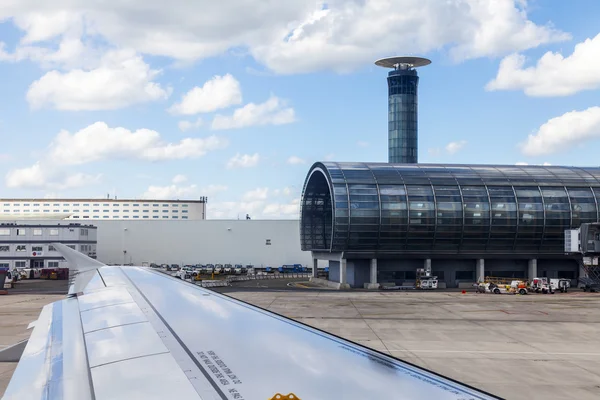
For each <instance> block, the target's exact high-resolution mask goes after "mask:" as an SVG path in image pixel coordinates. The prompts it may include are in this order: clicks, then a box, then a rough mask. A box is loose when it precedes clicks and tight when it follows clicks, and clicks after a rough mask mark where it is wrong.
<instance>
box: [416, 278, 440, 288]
mask: <svg viewBox="0 0 600 400" xmlns="http://www.w3.org/2000/svg"><path fill="white" fill-rule="evenodd" d="M418 288H419V289H422V290H432V289H437V288H438V279H437V276H424V277H422V278H420V279H419V281H418Z"/></svg>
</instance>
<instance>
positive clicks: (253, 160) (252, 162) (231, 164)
mask: <svg viewBox="0 0 600 400" xmlns="http://www.w3.org/2000/svg"><path fill="white" fill-rule="evenodd" d="M259 160H260V156H259V155H258V153H254V154H252V155H250V154H243V155H242V154H240V153H237V154H236V155H235V156H233V157H231V158H230V159H229V161H228V162H227V168H229V169H234V168H251V167H256V166H257V165H258V161H259Z"/></svg>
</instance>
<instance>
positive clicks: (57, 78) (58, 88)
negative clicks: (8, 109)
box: [27, 50, 170, 111]
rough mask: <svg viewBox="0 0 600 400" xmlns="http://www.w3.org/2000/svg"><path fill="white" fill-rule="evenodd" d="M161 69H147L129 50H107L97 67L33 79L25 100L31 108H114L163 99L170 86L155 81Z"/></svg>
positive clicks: (142, 61) (73, 109) (147, 66)
mask: <svg viewBox="0 0 600 400" xmlns="http://www.w3.org/2000/svg"><path fill="white" fill-rule="evenodd" d="M159 73H160V71H158V70H153V69H150V66H149V65H148V64H146V63H145V62H144V60H143V59H142V57H141V56H139V55H136V54H135V52H134V51H132V50H116V51H110V52H108V53H106V54H105V55H104V56H103V57H102V60H101V62H100V65H99V66H98V67H97V68H94V69H91V70H84V69H74V70H71V71H69V72H60V71H57V70H54V71H50V72H47V73H46V74H45V75H44V76H42V77H41V78H40V79H39V80H37V81H35V82H33V83H32V84H31V85H30V86H29V90H28V91H27V101H28V102H29V105H30V106H31V107H32V108H34V109H37V108H42V107H44V106H49V107H52V108H56V109H58V110H70V111H78V110H114V109H118V108H123V107H127V106H130V105H132V104H138V103H145V102H150V101H156V100H162V99H166V98H167V97H169V95H170V89H168V88H167V89H165V88H163V87H162V86H161V85H160V84H159V83H156V82H154V79H155V78H156V77H157V76H158V74H159Z"/></svg>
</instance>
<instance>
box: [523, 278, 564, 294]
mask: <svg viewBox="0 0 600 400" xmlns="http://www.w3.org/2000/svg"><path fill="white" fill-rule="evenodd" d="M570 287H571V281H570V280H569V279H560V278H558V279H556V278H533V280H532V281H531V286H530V287H529V290H530V291H533V292H536V293H543V294H547V293H549V294H554V292H555V291H557V290H560V292H561V293H566V292H567V291H568V290H569V288H570Z"/></svg>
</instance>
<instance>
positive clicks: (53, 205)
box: [4, 203, 189, 208]
mask: <svg viewBox="0 0 600 400" xmlns="http://www.w3.org/2000/svg"><path fill="white" fill-rule="evenodd" d="M90 204H91V206H92V207H100V203H63V206H64V207H79V206H83V207H89V206H90ZM112 205H113V207H118V206H119V205H121V204H120V203H112ZM130 205H131V206H132V207H140V206H142V207H150V206H152V207H159V206H160V204H155V203H154V204H149V203H133V204H128V203H123V207H129V206H130ZM10 206H13V207H20V206H21V203H4V207H10ZM30 206H33V207H40V206H41V207H60V203H23V207H30ZM102 206H103V207H110V206H111V203H104V204H102ZM162 206H163V207H169V203H163V205H162ZM188 206H189V205H188V204H181V207H183V208H186V207H188ZM171 207H179V204H171Z"/></svg>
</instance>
